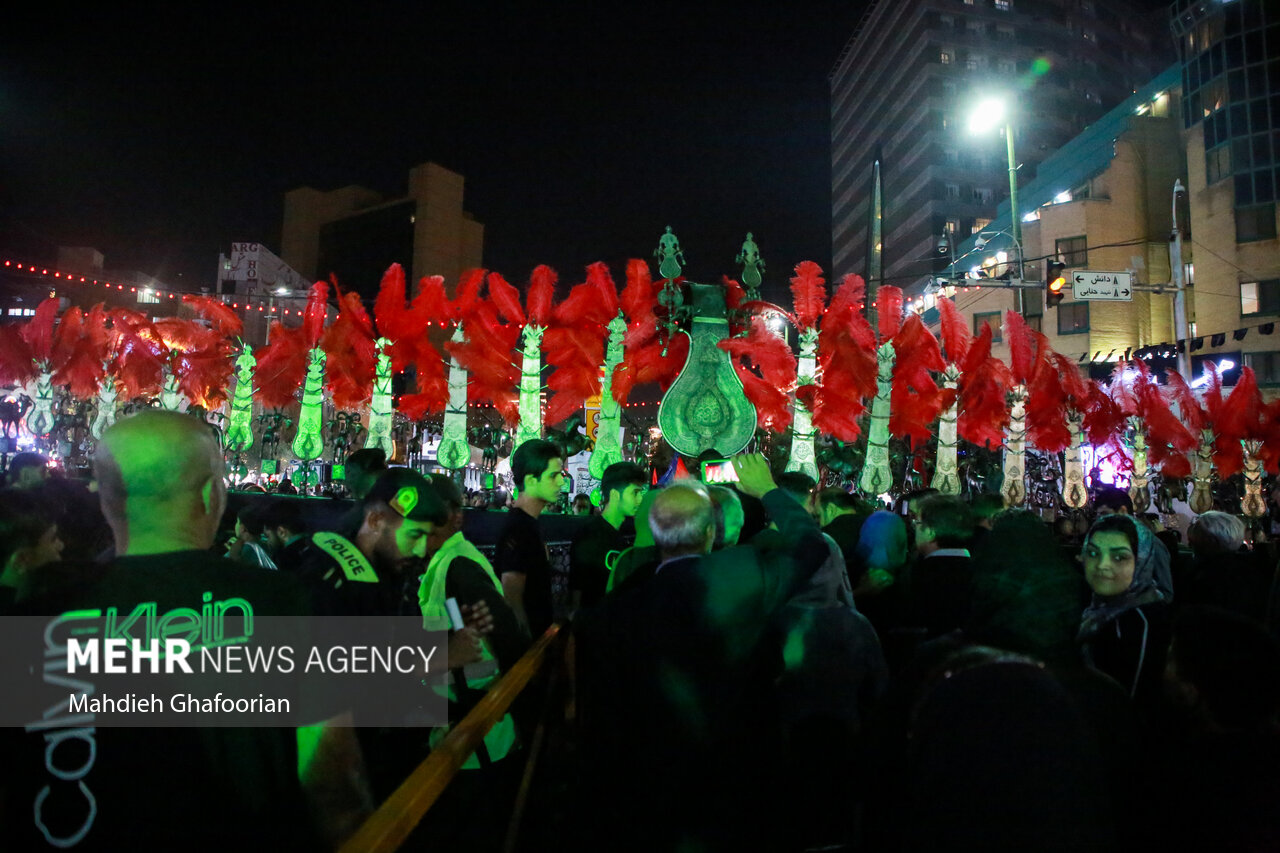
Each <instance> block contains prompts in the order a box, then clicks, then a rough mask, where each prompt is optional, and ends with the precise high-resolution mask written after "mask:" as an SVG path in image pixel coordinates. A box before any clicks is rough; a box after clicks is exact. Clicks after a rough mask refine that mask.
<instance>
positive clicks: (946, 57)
mask: <svg viewBox="0 0 1280 853" xmlns="http://www.w3.org/2000/svg"><path fill="white" fill-rule="evenodd" d="M938 61H939V62H941V63H942V64H943V65H950V64H951V51H949V50H944V51H942V52H941V53H939V54H938Z"/></svg>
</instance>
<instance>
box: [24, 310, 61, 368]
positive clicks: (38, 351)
mask: <svg viewBox="0 0 1280 853" xmlns="http://www.w3.org/2000/svg"><path fill="white" fill-rule="evenodd" d="M57 322H58V300H57V299H56V298H55V297H52V296H51V297H49V298H48V299H45V300H44V301H42V302H41V303H40V304H39V305H37V306H36V314H35V316H34V317H32V318H31V319H30V320H28V321H27V322H26V323H25V324H24V325H23V327H22V338H23V340H25V341H26V342H27V346H28V347H30V348H31V357H32V358H34V359H35V361H36V364H43V365H47V364H48V363H49V362H50V361H51V360H52V359H53V331H54V327H55V326H56V325H57Z"/></svg>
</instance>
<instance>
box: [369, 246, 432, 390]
mask: <svg viewBox="0 0 1280 853" xmlns="http://www.w3.org/2000/svg"><path fill="white" fill-rule="evenodd" d="M432 280H433V281H434V285H435V292H436V293H438V294H439V298H440V300H441V301H443V302H444V303H445V305H447V304H448V300H447V299H445V298H444V279H443V278H441V277H440V276H433V277H432ZM430 286H431V285H430V283H429V281H428V279H426V278H424V279H423V280H422V283H421V285H420V291H419V299H421V300H422V301H423V303H426V302H427V301H428V300H429V299H430V298H431V297H430V296H424V294H425V293H426V292H427V290H428V289H429V288H430ZM433 295H434V294H433ZM405 298H406V297H405V277H404V269H403V268H402V267H401V266H400V265H399V264H392V265H391V266H390V267H388V268H387V271H386V272H385V273H383V275H382V284H381V286H380V287H379V288H378V298H377V299H376V300H375V301H374V303H373V317H374V320H375V321H376V322H377V325H378V334H379V335H381V336H382V337H384V338H386V339H387V340H389V341H391V346H390V347H389V348H388V355H390V356H391V372H392V373H402V372H404V369H405V368H406V367H408V366H409V365H410V364H411V363H413V362H414V360H415V359H416V358H417V356H418V351H419V347H420V346H428V347H429V346H430V345H431V344H430V341H428V340H427V326H429V325H430V324H431V322H433V320H435V319H436V317H435V315H433V314H432V313H431V311H430V310H429V309H427V308H425V307H423V306H422V305H420V304H419V302H418V300H414V307H413V308H412V309H411V308H409V307H407V306H406V305H405ZM446 310H447V309H446ZM441 313H443V312H441ZM433 349H434V348H433Z"/></svg>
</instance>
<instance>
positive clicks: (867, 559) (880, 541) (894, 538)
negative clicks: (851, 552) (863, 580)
mask: <svg viewBox="0 0 1280 853" xmlns="http://www.w3.org/2000/svg"><path fill="white" fill-rule="evenodd" d="M855 553H856V554H857V556H858V559H859V560H860V561H861V562H862V564H863V565H865V566H866V567H867V568H868V569H882V570H884V571H893V570H894V569H897V568H899V567H900V566H902V565H903V564H905V563H906V562H907V523H906V522H905V521H903V519H902V516H900V515H898V514H896V513H892V512H889V511H888V510H883V509H881V510H876V511H875V512H873V513H871V515H870V516H868V517H867V520H866V521H864V522H863V523H862V530H861V531H860V532H859V533H858V547H857V549H856V550H855Z"/></svg>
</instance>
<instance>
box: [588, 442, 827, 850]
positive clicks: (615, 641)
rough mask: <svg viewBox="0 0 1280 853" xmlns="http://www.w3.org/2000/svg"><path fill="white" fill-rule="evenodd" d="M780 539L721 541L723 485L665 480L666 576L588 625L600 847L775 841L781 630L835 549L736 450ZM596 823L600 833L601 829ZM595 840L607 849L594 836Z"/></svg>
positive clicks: (757, 460)
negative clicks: (776, 639)
mask: <svg viewBox="0 0 1280 853" xmlns="http://www.w3.org/2000/svg"><path fill="white" fill-rule="evenodd" d="M733 466H734V470H735V471H736V473H737V475H738V485H739V488H740V489H741V490H742V491H743V492H744V493H745V494H748V495H751V496H754V497H759V498H762V500H763V502H764V504H765V508H766V509H767V510H768V512H769V514H770V516H771V517H772V518H774V519H775V520H776V521H777V522H778V526H779V528H780V530H781V531H782V533H783V535H781V536H778V537H775V538H774V539H773V540H772V544H771V545H770V546H769V547H767V548H761V547H755V546H752V545H737V546H732V547H726V548H724V549H722V550H719V551H715V552H712V546H713V544H714V542H715V538H716V524H715V514H714V511H713V508H712V502H711V497H710V495H709V494H708V493H707V490H706V487H705V486H703V485H702V484H701V483H696V482H692V481H681V482H679V483H677V484H675V485H672V486H668V487H667V488H666V489H664V490H663V491H662V492H661V493H660V494H659V495H658V496H657V498H656V499H655V500H654V502H653V506H652V507H651V509H650V511H649V518H648V522H649V528H650V530H651V531H652V533H653V537H654V541H655V544H656V546H657V550H658V552H659V559H660V562H659V564H658V567H657V569H656V571H655V572H654V574H653V575H652V576H651V577H650V578H648V579H647V580H645V581H644V582H643V583H640V584H638V585H636V586H633V587H628V588H625V589H618V590H616V591H615V592H613V593H611V594H609V595H607V596H606V597H605V599H604V601H602V602H601V604H600V605H599V606H598V607H595V608H592V609H589V610H587V611H585V612H584V613H582V614H580V617H579V619H578V621H577V622H576V623H575V626H574V627H575V632H576V634H577V638H578V640H577V642H578V645H577V665H578V671H579V682H578V683H579V685H580V693H579V704H578V708H579V715H580V717H579V718H580V722H581V727H582V729H581V730H582V733H583V742H584V745H585V749H584V751H583V754H584V755H587V756H589V761H590V764H589V766H588V767H587V768H585V770H586V773H585V775H586V777H587V779H588V782H587V784H586V785H585V786H584V789H585V790H588V791H591V792H593V793H595V794H597V795H598V796H599V797H600V801H599V802H596V803H592V804H591V806H594V808H593V807H588V808H586V809H584V813H589V814H590V815H592V816H593V817H594V818H595V819H596V820H597V821H598V823H597V824H596V825H595V826H594V827H593V828H592V829H594V830H595V831H598V832H599V834H600V838H599V839H596V840H597V841H600V842H601V844H600V845H598V846H612V847H617V845H618V839H626V843H625V845H624V846H625V848H626V849H643V850H659V849H661V850H666V849H674V848H676V847H681V846H688V847H690V848H691V849H692V848H698V849H704V848H706V849H721V848H722V847H738V848H742V849H748V848H750V849H777V848H779V846H780V845H781V844H782V843H783V841H784V839H782V838H780V837H778V836H777V835H776V833H778V832H779V831H780V830H781V829H782V821H783V818H782V815H781V811H780V810H779V808H778V807H777V805H778V804H777V798H776V790H775V788H774V785H773V783H774V782H775V781H776V780H777V779H778V778H780V769H781V756H780V755H779V754H777V750H778V749H779V748H780V742H781V740H782V739H781V737H780V736H779V733H778V727H779V721H778V717H777V709H776V703H775V702H774V697H773V692H772V691H773V674H772V670H776V663H777V662H776V656H777V648H776V645H775V644H774V643H771V642H770V629H771V628H772V627H773V626H774V625H775V624H776V620H777V617H778V615H779V614H780V612H781V611H782V608H783V607H784V605H785V604H786V602H787V601H788V600H789V599H790V598H791V597H792V596H793V595H794V594H795V593H796V592H797V591H798V590H799V589H800V588H801V587H802V586H803V585H804V583H805V582H806V581H807V580H808V578H809V576H810V575H812V574H813V572H814V571H815V570H816V569H817V567H818V565H819V564H820V563H821V562H822V560H823V558H824V557H825V556H826V553H827V549H826V547H825V543H824V541H823V539H822V535H821V533H820V531H819V530H818V527H817V524H816V523H815V522H814V520H813V519H812V518H811V517H810V515H809V514H808V512H807V511H806V510H805V508H804V507H803V506H801V505H800V504H798V503H797V502H796V501H795V500H794V499H793V498H792V497H791V496H789V495H788V494H787V493H786V492H784V491H783V490H781V489H778V488H777V487H776V485H775V483H774V480H773V477H772V475H771V474H770V472H769V465H768V463H767V462H766V461H765V460H764V457H762V456H759V455H750V456H739V457H736V458H734V460H733ZM588 831H591V830H588ZM588 846H597V845H591V844H588Z"/></svg>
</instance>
